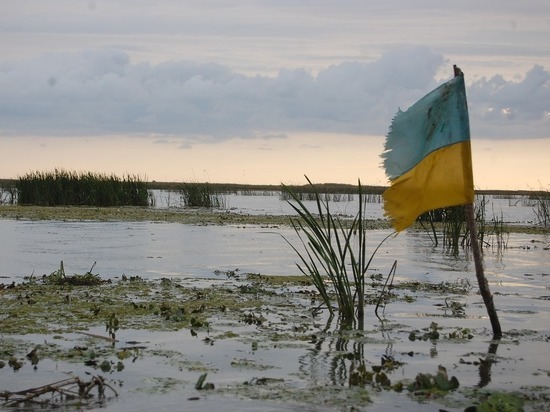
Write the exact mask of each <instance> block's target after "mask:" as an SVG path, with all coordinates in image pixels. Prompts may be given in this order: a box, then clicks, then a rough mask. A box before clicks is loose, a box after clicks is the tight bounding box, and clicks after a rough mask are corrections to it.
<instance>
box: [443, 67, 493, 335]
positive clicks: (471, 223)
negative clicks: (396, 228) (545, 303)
mask: <svg viewBox="0 0 550 412" xmlns="http://www.w3.org/2000/svg"><path fill="white" fill-rule="evenodd" d="M453 72H454V76H455V77H457V76H464V73H462V70H460V68H458V66H457V65H456V64H455V65H453ZM465 207H466V223H467V225H468V230H469V231H470V247H471V248H472V252H473V254H474V263H475V267H476V277H477V283H478V285H479V292H480V293H481V297H482V298H483V303H485V307H486V308H487V313H488V314H489V319H490V321H491V327H492V328H493V338H494V339H500V338H501V337H502V329H501V328H500V322H499V320H498V315H497V311H496V309H495V304H494V302H493V296H492V295H491V291H490V290H489V283H488V282H487V278H486V277H485V272H484V270H483V259H482V257H481V247H480V246H479V241H478V238H477V228H476V220H475V215H474V204H473V203H469V204H467V205H465Z"/></svg>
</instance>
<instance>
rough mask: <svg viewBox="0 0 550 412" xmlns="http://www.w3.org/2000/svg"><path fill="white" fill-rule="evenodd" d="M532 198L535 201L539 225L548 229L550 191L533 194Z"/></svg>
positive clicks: (549, 220)
mask: <svg viewBox="0 0 550 412" xmlns="http://www.w3.org/2000/svg"><path fill="white" fill-rule="evenodd" d="M531 197H532V198H533V199H534V201H535V205H534V212H535V216H536V218H537V223H538V224H539V225H542V226H543V227H545V228H547V227H548V226H549V225H550V191H548V190H546V191H545V190H540V191H538V192H533V194H532V195H531Z"/></svg>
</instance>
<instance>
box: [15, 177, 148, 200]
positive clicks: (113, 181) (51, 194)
mask: <svg viewBox="0 0 550 412" xmlns="http://www.w3.org/2000/svg"><path fill="white" fill-rule="evenodd" d="M16 189H17V201H18V203H19V204H23V205H29V204H31V205H39V206H68V205H71V206H77V205H86V206H101V207H106V206H148V204H149V192H148V190H147V183H146V182H145V181H142V180H141V179H140V178H139V177H138V176H136V175H126V176H124V177H123V178H119V177H117V176H115V175H114V174H111V175H106V174H101V173H93V172H81V173H79V172H74V171H65V170H63V169H55V170H54V171H53V172H40V171H35V172H29V173H27V174H26V175H24V176H21V177H19V178H18V180H17V181H16Z"/></svg>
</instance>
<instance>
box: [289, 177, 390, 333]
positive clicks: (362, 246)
mask: <svg viewBox="0 0 550 412" xmlns="http://www.w3.org/2000/svg"><path fill="white" fill-rule="evenodd" d="M306 179H307V181H308V183H309V185H310V187H311V193H313V194H314V201H315V204H316V209H317V210H316V214H315V215H314V213H312V212H311V211H310V210H308V208H307V207H306V206H305V205H304V203H303V201H302V199H301V196H300V195H299V194H297V193H296V192H294V191H293V190H292V189H291V188H289V187H286V186H284V185H283V190H284V191H285V192H286V194H287V195H288V196H289V197H290V199H291V200H289V201H288V202H289V204H290V206H291V207H292V208H293V209H294V210H295V211H296V213H297V214H298V218H290V219H291V224H292V226H293V228H294V230H295V231H296V234H297V235H298V237H299V239H300V242H301V243H302V246H303V252H301V251H299V250H298V248H297V247H295V246H294V245H292V244H291V243H290V242H289V241H288V240H287V239H286V238H285V240H286V241H287V243H289V245H290V246H291V247H292V249H293V250H294V251H295V252H296V253H297V255H298V257H299V259H300V263H297V264H296V265H297V266H298V269H299V270H300V271H301V272H302V273H303V274H304V275H306V276H308V277H309V278H310V279H311V281H312V283H313V285H314V286H315V288H316V289H317V291H318V292H319V295H320V296H321V298H322V300H323V302H324V304H325V305H326V306H327V308H328V310H329V312H330V314H331V315H333V314H334V308H333V305H332V303H333V296H334V298H335V300H336V304H337V308H338V312H339V316H340V321H341V324H343V325H349V326H351V325H353V324H355V326H357V327H358V328H362V326H363V321H364V316H365V312H364V307H365V275H366V273H367V270H368V268H369V266H370V264H371V262H372V259H373V258H374V255H375V254H376V252H377V251H378V249H379V248H380V246H381V245H382V243H383V242H384V241H385V240H386V239H387V238H388V237H389V236H390V235H389V236H388V237H386V239H384V240H383V241H382V242H381V243H380V244H379V245H378V246H377V247H376V249H375V250H374V251H373V253H372V254H370V256H369V255H367V237H366V221H365V219H364V210H365V202H364V199H365V198H364V197H363V196H362V188H361V182H359V211H358V213H357V215H356V216H355V218H354V219H353V220H347V221H343V220H341V219H339V218H338V217H335V216H334V215H333V214H331V212H330V208H329V202H328V201H327V200H326V199H325V198H324V197H323V196H322V195H321V194H320V193H319V192H318V191H317V188H316V187H315V186H314V185H313V183H311V181H310V180H309V179H308V178H307V176H306ZM326 280H328V285H327V283H326ZM331 288H332V289H331Z"/></svg>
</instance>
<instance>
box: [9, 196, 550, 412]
mask: <svg viewBox="0 0 550 412" xmlns="http://www.w3.org/2000/svg"><path fill="white" fill-rule="evenodd" d="M156 196H157V201H156V205H155V207H156V208H158V209H166V208H171V209H177V208H179V207H181V205H180V204H179V203H178V201H179V200H178V198H177V196H174V195H173V194H168V193H157V194H156ZM356 209H357V205H356V202H354V201H353V200H351V201H347V200H346V201H338V202H331V210H332V212H333V213H338V214H339V215H341V216H343V217H346V216H354V215H355V213H356ZM218 213H220V214H222V215H290V214H292V210H291V208H290V207H289V206H288V204H287V203H286V202H285V201H283V200H281V199H279V197H278V196H277V195H268V194H259V195H256V196H243V195H230V196H227V199H226V208H225V209H224V210H221V211H219V212H218ZM487 215H488V219H489V220H490V219H491V218H492V217H493V216H498V217H499V218H500V219H502V220H504V221H505V222H506V223H507V224H509V225H511V226H513V225H529V224H534V222H535V214H534V212H533V207H532V205H530V204H529V202H528V201H527V200H526V199H519V198H518V199H491V200H490V203H489V204H488V207H487ZM367 217H368V218H369V219H372V220H375V221H377V220H381V219H382V218H383V214H382V210H381V204H380V203H376V202H373V203H369V205H368V207H367ZM390 233H391V231H390V230H389V229H373V230H370V231H369V234H368V239H369V244H370V246H369V249H370V250H371V251H372V250H374V248H375V247H376V246H377V245H378V244H379V243H380V241H381V240H382V239H383V238H384V237H386V236H387V235H388V234H390ZM285 238H286V239H287V240H288V241H290V242H291V243H293V244H297V242H298V238H297V236H296V234H295V233H294V231H293V229H292V228H291V227H290V226H288V225H284V224H241V223H233V222H232V221H231V219H226V220H224V224H223V225H214V224H207V225H199V224H182V223H173V222H163V221H160V220H157V221H151V220H146V221H126V220H114V221H113V220H109V221H90V220H86V221H79V220H65V221H59V220H47V219H46V220H28V219H14V218H9V219H0V241H1V245H2V247H1V248H0V283H1V284H3V285H4V286H3V288H2V290H1V291H0V306H1V309H0V322H1V323H0V324H1V325H2V327H1V330H0V343H1V350H0V361H2V362H3V364H4V366H3V367H2V368H0V393H2V392H3V391H9V392H10V393H13V392H16V391H21V390H24V389H28V388H32V387H42V386H44V385H48V384H51V383H54V382H58V381H62V380H64V379H66V378H67V377H74V376H79V377H80V378H82V379H85V380H87V379H90V377H91V376H102V377H103V378H104V379H105V383H107V384H108V385H109V387H112V389H113V390H111V389H109V387H105V388H104V389H105V390H104V395H105V396H104V398H98V397H97V396H96V397H95V398H94V399H91V400H90V401H89V402H86V403H82V404H79V405H77V406H75V404H74V403H71V404H70V406H68V407H67V408H66V409H67V410H75V409H84V410H90V409H94V408H103V409H107V410H111V411H146V410H151V409H152V408H155V409H158V410H166V411H171V410H189V411H194V410H196V411H210V410H228V411H232V410H234V411H241V410H243V411H246V410H250V411H253V410H254V411H258V410H260V411H298V410H301V411H304V410H305V411H323V410H326V411H351V410H365V411H368V410H373V411H380V410H382V411H384V410H385V411H392V410H396V409H400V410H407V411H409V410H419V411H420V410H422V411H437V410H448V411H463V410H464V409H465V408H466V407H468V406H474V405H480V404H483V402H485V403H484V405H489V404H491V405H496V404H500V405H504V406H506V407H510V408H511V407H514V406H516V402H520V401H521V403H522V404H523V409H524V410H541V411H542V410H548V409H549V408H550V360H549V358H548V353H549V349H550V250H549V246H550V237H549V236H548V235H547V234H525V233H514V232H511V233H510V234H509V235H507V236H506V242H507V243H506V247H494V246H490V244H489V246H487V247H485V249H484V265H485V272H486V276H487V278H488V281H489V286H490V288H491V292H492V293H493V295H494V301H495V305H496V307H497V310H498V314H499V318H500V322H501V325H502V329H503V331H504V337H503V339H501V340H500V341H493V340H492V334H491V330H490V323H489V320H488V317H487V314H486V311H485V307H484V305H483V303H482V301H481V298H480V296H479V294H478V292H477V284H476V280H475V270H474V265H473V262H472V260H471V256H470V253H469V251H468V250H461V251H460V252H459V254H458V255H453V254H452V253H449V251H447V250H445V249H444V248H443V247H441V246H438V247H434V245H433V243H432V240H431V238H430V236H429V235H428V234H427V233H426V232H424V231H421V230H417V231H412V230H411V231H406V232H403V233H401V234H399V235H398V236H396V237H391V238H390V239H388V241H386V243H384V245H383V246H382V247H381V249H380V250H379V251H378V253H377V254H376V256H375V258H374V261H373V264H372V266H371V268H370V271H369V273H368V276H369V281H368V285H369V293H370V296H371V299H370V301H369V305H368V307H367V308H366V314H367V316H366V320H365V325H364V328H363V329H362V330H354V329H345V328H344V329H343V328H341V327H340V325H338V322H337V320H336V319H330V318H329V316H328V313H327V311H326V310H324V309H323V308H322V307H321V308H319V305H320V301H319V300H318V298H317V297H316V296H315V294H314V288H313V287H312V286H311V285H309V284H308V283H307V282H304V281H303V280H302V278H301V277H300V275H301V273H300V272H299V270H298V269H297V268H296V265H295V262H296V261H297V256H296V254H295V253H294V251H293V250H292V249H291V248H290V246H289V245H288V244H287V242H286V241H285ZM489 242H490V239H489ZM61 261H63V266H64V273H66V274H67V275H72V274H85V273H86V272H93V274H97V275H99V277H100V278H101V279H102V280H103V281H107V280H108V281H110V283H106V282H103V283H101V284H99V285H94V286H73V285H65V286H57V287H53V286H51V285H47V284H46V285H45V284H43V283H42V281H41V277H42V275H50V274H51V273H52V272H55V271H58V270H59V268H60V262H61ZM394 261H397V272H396V276H395V279H394V281H393V285H394V286H395V288H394V289H392V292H391V293H392V296H391V299H388V300H387V301H386V304H385V305H383V306H382V307H381V308H380V310H379V313H378V314H379V315H381V316H380V317H381V320H379V319H378V318H377V317H376V316H375V314H374V302H376V300H377V296H378V294H379V293H380V292H381V289H382V288H381V285H382V284H383V283H384V282H385V278H386V276H387V275H388V273H389V272H390V269H391V267H392V264H393V263H394ZM29 278H30V279H29ZM293 279H295V280H293ZM12 283H13V287H11V286H9V285H12ZM60 288H61V289H60ZM115 320H116V326H115V324H114V321H115ZM18 322H19V323H18ZM33 349H36V353H37V354H38V357H39V360H38V359H37V358H33V356H28V355H29V354H30V353H31V352H32V351H33ZM441 368H444V370H445V371H446V372H445V373H444V372H443V369H441ZM438 370H439V374H438ZM204 374H207V375H206V376H205V377H204ZM201 376H203V377H204V382H203V384H201V385H199V380H200V378H201ZM419 376H420V377H424V378H426V377H432V378H434V379H433V380H435V381H437V380H439V381H441V380H443V381H444V382H451V380H452V379H451V378H452V377H454V378H456V380H457V381H458V383H459V386H458V388H454V387H453V388H452V389H450V388H447V387H439V386H435V387H431V388H427V387H424V388H418V387H417V388H412V389H411V390H408V389H407V387H408V386H410V385H413V383H414V382H418V381H419V379H420V378H419ZM436 377H437V379H435V378H436ZM385 379H387V381H386V380H385ZM389 382H391V384H390V383H389ZM453 382H454V380H453ZM115 391H116V394H117V396H115V394H114V392H115ZM93 393H94V394H95V393H96V391H95V389H94V392H93ZM491 402H492V403H491ZM61 404H63V403H61ZM36 407H37V405H34V406H29V407H28V408H29V410H33V408H36ZM2 408H3V409H2ZM22 408H23V407H22V406H19V409H18V410H22ZM0 409H2V410H4V409H5V410H10V409H11V408H10V407H8V406H6V405H3V406H0ZM485 410H504V409H485ZM507 410H520V409H507Z"/></svg>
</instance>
